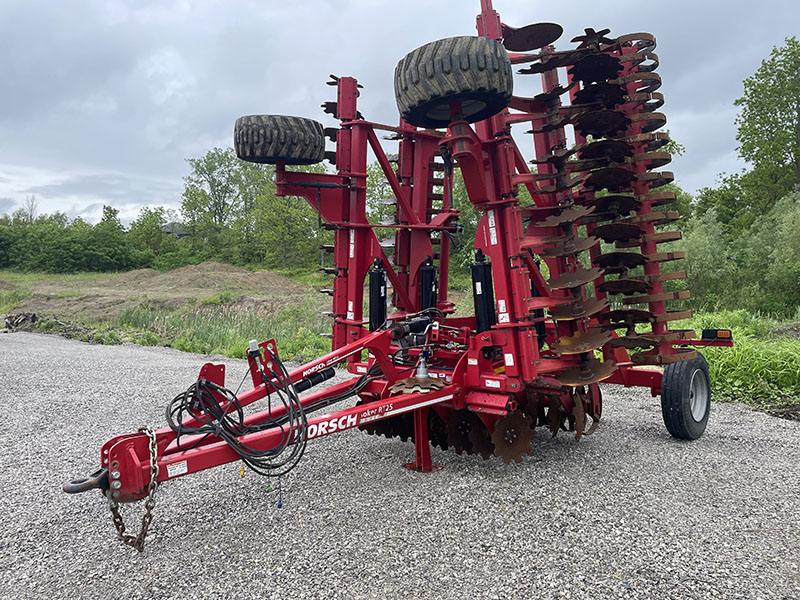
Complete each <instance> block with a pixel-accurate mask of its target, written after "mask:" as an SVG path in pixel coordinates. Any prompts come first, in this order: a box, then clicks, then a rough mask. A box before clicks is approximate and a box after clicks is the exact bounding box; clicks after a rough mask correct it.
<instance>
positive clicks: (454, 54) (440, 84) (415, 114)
mask: <svg viewBox="0 0 800 600" xmlns="http://www.w3.org/2000/svg"><path fill="white" fill-rule="evenodd" d="M513 91H514V76H513V72H512V70H511V61H510V60H509V58H508V53H507V52H506V50H505V48H503V46H501V45H500V43H498V42H496V41H495V40H490V39H488V38H483V37H473V36H460V37H452V38H445V39H443V40H438V41H436V42H431V43H430V44H426V45H424V46H421V47H420V48H417V49H416V50H414V51H413V52H409V53H408V54H407V55H406V56H405V57H404V58H403V59H402V60H401V61H400V62H399V63H397V68H395V70H394V96H395V100H396V101H397V108H398V110H399V111H400V115H401V116H402V117H403V119H405V121H406V122H407V123H410V124H411V125H415V126H417V127H425V128H429V129H436V128H440V127H447V126H448V125H449V123H450V103H451V102H453V101H454V100H460V101H461V102H462V103H463V106H462V109H463V112H464V120H465V121H467V122H468V123H475V122H476V121H482V120H483V119H488V118H489V117H491V116H493V115H496V114H497V113H499V112H500V111H501V110H503V109H504V108H505V107H507V106H508V103H509V102H510V101H511V95H512V93H513Z"/></svg>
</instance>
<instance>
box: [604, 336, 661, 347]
mask: <svg viewBox="0 0 800 600" xmlns="http://www.w3.org/2000/svg"><path fill="white" fill-rule="evenodd" d="M657 345H658V342H656V341H655V340H653V339H651V338H648V337H645V336H642V335H626V336H623V337H618V338H614V339H613V340H611V347H612V348H627V349H628V350H634V349H636V348H654V347H655V346H657Z"/></svg>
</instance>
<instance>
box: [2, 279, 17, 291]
mask: <svg viewBox="0 0 800 600" xmlns="http://www.w3.org/2000/svg"><path fill="white" fill-rule="evenodd" d="M15 289H17V286H15V285H14V284H13V283H8V282H7V281H0V292H2V291H3V290H15Z"/></svg>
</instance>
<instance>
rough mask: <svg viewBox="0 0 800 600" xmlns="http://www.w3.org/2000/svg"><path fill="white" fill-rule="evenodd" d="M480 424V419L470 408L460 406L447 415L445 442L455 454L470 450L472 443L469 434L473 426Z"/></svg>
mask: <svg viewBox="0 0 800 600" xmlns="http://www.w3.org/2000/svg"><path fill="white" fill-rule="evenodd" d="M479 425H480V419H479V418H478V417H476V416H475V413H473V412H472V411H471V410H467V409H466V408H462V409H461V410H456V411H453V412H451V413H450V415H449V416H448V417H447V444H448V445H449V446H451V447H452V448H453V450H455V451H456V453H457V454H461V453H462V452H465V451H466V452H468V453H469V452H470V451H471V450H472V443H471V442H470V441H469V434H470V432H471V431H472V429H473V427H478V426H479Z"/></svg>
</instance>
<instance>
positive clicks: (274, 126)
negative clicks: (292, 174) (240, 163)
mask: <svg viewBox="0 0 800 600" xmlns="http://www.w3.org/2000/svg"><path fill="white" fill-rule="evenodd" d="M233 147H234V149H235V150H236V156H238V157H239V158H241V159H242V160H246V161H247V162H254V163H268V164H275V163H279V162H280V163H285V164H287V165H313V164H315V163H318V162H320V161H321V160H322V159H323V158H325V134H324V133H323V127H322V123H319V122H317V121H314V120H313V119H305V118H303V117H285V116H281V115H248V116H245V117H239V118H238V119H236V124H235V125H234V127H233Z"/></svg>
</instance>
